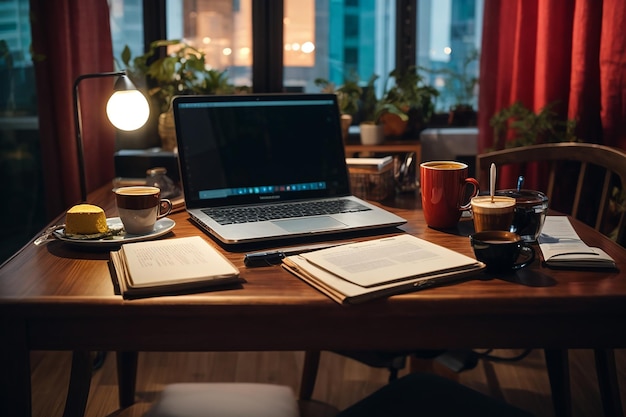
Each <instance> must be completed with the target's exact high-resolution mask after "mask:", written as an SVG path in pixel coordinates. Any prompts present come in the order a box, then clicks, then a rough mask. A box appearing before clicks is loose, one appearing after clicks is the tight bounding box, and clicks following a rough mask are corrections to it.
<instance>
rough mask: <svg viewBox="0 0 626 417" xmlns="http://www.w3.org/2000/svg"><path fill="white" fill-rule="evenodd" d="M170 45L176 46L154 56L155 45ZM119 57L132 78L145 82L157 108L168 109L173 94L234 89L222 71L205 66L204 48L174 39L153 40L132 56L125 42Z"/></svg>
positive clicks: (205, 92)
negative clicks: (147, 48)
mask: <svg viewBox="0 0 626 417" xmlns="http://www.w3.org/2000/svg"><path fill="white" fill-rule="evenodd" d="M170 46H178V48H177V49H175V50H174V51H173V52H171V53H169V54H167V55H166V56H163V57H159V56H158V51H159V48H162V47H170ZM121 60H122V63H123V66H124V67H125V68H126V69H127V71H128V72H129V76H130V77H131V78H132V79H133V81H136V82H138V84H140V83H141V82H145V83H147V85H148V86H149V89H148V94H149V95H150V96H151V97H153V98H154V99H155V100H156V103H157V104H158V106H159V110H160V111H161V112H165V111H167V110H168V109H169V106H170V101H171V99H172V97H174V96H175V95H186V94H230V93H233V92H235V88H234V87H233V86H232V85H230V84H229V83H228V77H227V74H226V71H218V70H215V69H211V68H208V66H207V64H206V62H205V54H204V52H202V51H200V50H198V49H196V48H194V47H193V46H191V45H189V44H187V43H184V42H182V41H180V40H178V39H175V40H157V41H154V42H152V43H151V44H150V49H149V50H148V52H146V53H145V54H143V55H139V56H137V57H134V58H133V57H132V56H131V52H130V49H129V48H128V46H126V47H125V48H124V50H123V51H122V54H121Z"/></svg>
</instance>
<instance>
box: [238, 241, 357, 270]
mask: <svg viewBox="0 0 626 417" xmlns="http://www.w3.org/2000/svg"><path fill="white" fill-rule="evenodd" d="M348 243H354V242H337V243H320V244H315V245H306V246H293V247H288V248H280V249H273V250H269V251H261V252H250V253H246V254H245V256H244V258H243V263H244V265H246V266H247V267H255V266H268V265H278V264H279V263H280V262H281V260H282V259H283V258H284V257H286V256H290V255H297V254H299V253H304V252H311V251H313V250H317V249H325V248H331V247H333V246H339V245H346V244H348Z"/></svg>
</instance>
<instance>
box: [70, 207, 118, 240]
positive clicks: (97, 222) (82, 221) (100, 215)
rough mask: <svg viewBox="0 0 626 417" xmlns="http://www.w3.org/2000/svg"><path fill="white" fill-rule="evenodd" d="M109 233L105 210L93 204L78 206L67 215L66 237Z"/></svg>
mask: <svg viewBox="0 0 626 417" xmlns="http://www.w3.org/2000/svg"><path fill="white" fill-rule="evenodd" d="M108 231H109V226H107V218H106V215H105V214H104V210H102V208H100V207H98V206H94V205H93V204H78V205H75V206H74V207H72V208H70V209H69V210H68V211H67V213H66V215H65V234H66V235H92V234H97V233H106V232H108Z"/></svg>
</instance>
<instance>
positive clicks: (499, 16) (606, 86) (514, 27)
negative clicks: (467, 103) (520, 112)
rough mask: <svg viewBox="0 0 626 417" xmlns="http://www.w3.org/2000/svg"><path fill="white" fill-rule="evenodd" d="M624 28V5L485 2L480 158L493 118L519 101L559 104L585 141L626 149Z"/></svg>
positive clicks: (584, 0) (489, 141)
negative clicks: (574, 121) (555, 102)
mask: <svg viewBox="0 0 626 417" xmlns="http://www.w3.org/2000/svg"><path fill="white" fill-rule="evenodd" d="M624 28H626V2H625V1H624V0H550V1H542V0H485V14H484V20H483V38H482V52H481V54H482V56H481V63H480V93H479V108H480V113H479V118H478V127H479V138H478V152H483V151H485V150H486V149H489V148H491V147H492V146H493V130H492V128H491V127H490V126H489V120H490V119H491V117H492V116H493V115H494V114H495V113H496V112H497V111H499V110H501V109H502V108H505V107H508V106H510V105H511V104H513V103H514V102H516V101H521V102H522V103H523V104H524V105H525V106H526V107H528V108H530V109H533V110H534V111H539V110H540V109H541V108H543V107H544V106H545V105H546V104H548V103H551V102H553V101H559V102H560V107H558V109H557V110H558V112H559V113H560V114H561V116H562V117H563V118H565V117H567V118H570V119H575V120H576V121H577V132H576V133H577V136H578V137H580V138H581V139H583V140H584V141H585V142H593V143H603V144H605V145H609V146H614V147H619V148H622V149H626V123H625V122H624V121H625V120H626V36H624V35H623V30H624ZM515 178H516V176H515V175H513V173H510V175H508V176H507V177H506V181H508V183H505V184H502V183H500V181H499V186H500V187H501V188H508V187H511V186H512V185H513V181H514V179H515ZM503 180H505V178H503ZM531 181H532V178H531Z"/></svg>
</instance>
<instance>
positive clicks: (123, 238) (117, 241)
mask: <svg viewBox="0 0 626 417" xmlns="http://www.w3.org/2000/svg"><path fill="white" fill-rule="evenodd" d="M107 225H108V226H109V229H111V230H114V231H115V230H120V232H119V233H114V234H113V235H111V236H105V237H101V238H94V239H87V238H85V237H73V236H67V235H66V234H65V229H64V228H61V229H59V230H55V231H54V232H53V235H54V237H56V238H57V239H59V240H62V241H64V242H67V243H70V244H72V245H78V246H98V247H107V246H119V245H122V244H124V243H131V242H141V241H144V240H151V239H156V238H158V237H161V236H163V235H165V234H166V233H168V232H169V231H171V230H172V229H173V228H174V226H176V222H175V221H174V220H172V219H169V218H167V217H164V218H162V219H159V220H157V221H156V223H155V224H154V230H153V231H152V232H150V233H148V234H146V235H129V234H126V232H124V226H123V225H122V220H120V218H119V217H111V218H108V219H107Z"/></svg>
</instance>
